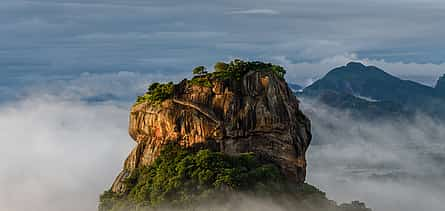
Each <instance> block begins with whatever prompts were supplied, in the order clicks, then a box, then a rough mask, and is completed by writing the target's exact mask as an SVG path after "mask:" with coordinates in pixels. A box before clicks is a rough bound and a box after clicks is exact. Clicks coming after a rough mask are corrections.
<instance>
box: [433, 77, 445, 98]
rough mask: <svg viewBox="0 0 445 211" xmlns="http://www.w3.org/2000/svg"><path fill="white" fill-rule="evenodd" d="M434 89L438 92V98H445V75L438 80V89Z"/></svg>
mask: <svg viewBox="0 0 445 211" xmlns="http://www.w3.org/2000/svg"><path fill="white" fill-rule="evenodd" d="M434 89H435V90H436V94H437V95H438V96H441V97H443V98H445V75H443V76H442V77H440V78H439V80H437V83H436V87H434Z"/></svg>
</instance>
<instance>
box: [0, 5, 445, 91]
mask: <svg viewBox="0 0 445 211" xmlns="http://www.w3.org/2000/svg"><path fill="white" fill-rule="evenodd" d="M444 25H445V2H443V1H440V0H404V1H402V0H385V1H382V0H374V1H368V0H363V1H350V0H338V1H320V0H310V1H309V0H274V1H269V0H267V1H266V0H243V1H239V0H237V1H234V0H225V1H216V2H215V1H212V2H209V1H203V0H195V1H179V0H169V1H165V0H164V1H159V0H152V1H145V0H125V1H118V0H27V1H23V0H2V3H1V4H0V26H1V27H0V76H1V77H0V78H1V79H0V87H1V89H0V90H1V92H4V93H7V92H9V91H8V88H11V87H23V86H28V85H30V84H35V83H47V81H52V80H56V79H57V80H65V79H67V80H72V79H74V80H75V79H76V78H78V77H80V75H81V74H82V73H85V72H88V73H93V74H110V73H118V72H121V71H128V72H134V73H138V74H139V73H141V74H156V75H163V76H165V75H171V76H172V78H174V79H176V78H177V77H179V76H181V77H182V76H184V77H185V76H187V75H189V72H190V69H192V68H193V67H194V66H197V65H208V66H211V65H212V64H213V63H214V62H216V61H218V60H224V61H227V60H230V59H232V58H243V59H251V60H265V61H270V62H275V63H279V64H282V65H284V66H285V67H286V68H287V69H288V70H289V74H288V79H289V80H290V81H292V82H297V83H300V84H303V85H304V84H305V83H310V81H313V80H314V79H316V78H319V77H321V76H322V75H323V74H324V73H326V72H327V71H328V70H329V69H331V68H333V67H335V66H338V65H343V64H345V63H346V62H348V61H350V60H360V61H364V62H365V63H369V64H376V65H379V66H380V67H382V68H385V70H387V71H389V72H391V73H394V74H397V75H400V76H405V77H407V78H411V79H416V80H417V79H418V80H421V81H422V82H425V83H428V84H431V85H432V84H433V83H434V81H435V80H436V78H437V77H438V76H439V75H442V74H443V73H445V68H444V65H442V64H443V63H444V62H445V61H444V60H445V59H444V55H445V50H444V49H445V42H443V37H445V29H444V27H443V26H444ZM153 79H154V78H153Z"/></svg>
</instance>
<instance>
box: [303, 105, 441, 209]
mask: <svg viewBox="0 0 445 211" xmlns="http://www.w3.org/2000/svg"><path fill="white" fill-rule="evenodd" d="M302 106H303V108H304V110H305V113H306V114H307V115H308V116H309V118H310V119H311V120H312V124H313V128H312V129H313V134H314V140H313V144H312V145H311V146H310V148H309V151H308V153H307V156H308V182H309V183H312V184H315V185H317V186H318V187H319V188H320V189H322V190H324V191H326V192H327V193H328V196H329V197H330V198H331V199H334V200H337V201H340V202H341V201H348V200H351V199H358V200H362V201H365V202H366V203H367V205H368V207H371V208H373V209H374V210H377V211H399V210H400V211H418V210H429V211H436V210H437V211H439V210H445V203H444V202H443V198H444V196H445V182H444V179H445V166H444V165H443V163H444V161H445V124H444V123H443V122H439V121H436V120H433V119H432V118H430V117H428V116H426V115H422V114H418V115H417V116H416V117H414V118H406V119H397V120H395V119H385V118H384V117H382V118H380V120H373V121H368V120H364V119H358V118H353V117H351V115H349V114H348V112H345V111H339V110H336V109H334V108H330V107H327V106H324V105H323V104H321V103H319V102H315V101H310V100H307V99H306V100H303V105H302Z"/></svg>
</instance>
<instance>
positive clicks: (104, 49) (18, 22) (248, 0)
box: [0, 0, 445, 211]
mask: <svg viewBox="0 0 445 211" xmlns="http://www.w3.org/2000/svg"><path fill="white" fill-rule="evenodd" d="M443 26H445V1H440V0H403V1H402V0H373V1H368V0H361V1H357V0H335V1H334V0H331V1H321V0H273V1H272V0H268V1H266V0H237V1H234V0H224V1H213V2H211V1H203V0H195V1H194V0H189V1H180V0H168V1H167V0H162V1H160V0H151V1H146V0H122V1H118V0H28V1H23V0H1V4H0V131H1V132H0V187H2V188H1V189H0V210H10V211H29V210H36V211H60V210H64V211H71V210H72V211H79V210H82V211H83V210H85V211H90V210H91V211H92V210H96V206H97V200H98V196H99V194H100V193H101V192H102V191H104V190H105V189H107V188H108V187H109V185H110V184H111V183H112V181H113V179H114V177H115V176H116V175H117V173H118V172H119V171H120V169H121V168H122V164H123V160H124V159H125V157H126V156H127V155H128V153H129V151H130V149H131V148H132V147H133V146H134V142H133V141H132V140H131V139H130V137H129V136H128V133H127V127H128V112H129V108H130V106H131V105H132V103H133V102H134V100H135V99H136V95H138V94H141V93H143V92H144V91H145V89H146V87H147V85H148V84H149V83H150V82H155V81H179V80H181V79H183V78H185V77H189V76H191V70H192V69H193V67H195V66H198V65H205V66H208V67H211V66H212V64H214V63H215V62H216V61H229V60H231V59H233V58H242V59H249V60H261V61H268V62H274V63H277V64H280V65H283V66H284V67H285V68H286V69H287V71H288V73H287V75H286V79H287V81H289V82H293V83H298V84H300V85H303V86H305V85H308V84H310V83H312V82H313V81H314V80H316V79H318V78H320V77H322V76H323V75H324V74H325V73H327V72H328V71H329V70H330V69H332V68H334V67H337V66H341V65H345V64H346V63H348V62H350V61H360V62H363V63H365V64H369V65H376V66H378V67H380V68H382V69H384V70H385V71H387V72H389V73H391V74H394V75H397V76H400V77H402V78H405V79H411V80H416V81H418V82H421V83H424V84H427V85H431V86H433V85H434V83H435V81H436V80H437V78H438V77H439V76H441V75H443V74H444V73H445V57H444V55H445V50H444V49H445V42H443V37H445V28H444V27H443ZM313 109H319V111H323V109H325V108H323V107H320V108H317V107H316V106H313ZM327 109H328V111H327V112H326V111H324V112H320V113H319V114H320V115H314V113H312V114H311V116H310V117H311V118H313V119H314V132H315V133H317V134H318V135H316V137H317V139H318V140H317V141H318V142H319V144H318V145H314V146H311V148H310V151H309V155H308V162H309V165H310V169H309V171H308V172H309V174H308V179H309V181H310V182H311V183H313V184H314V185H317V186H319V187H320V188H322V189H323V190H325V191H326V192H328V193H329V197H330V198H333V199H335V200H338V201H341V202H343V201H348V200H354V199H360V200H362V201H365V202H367V203H368V204H369V206H370V207H376V208H381V209H379V210H383V211H386V210H388V211H394V210H397V209H395V207H394V206H396V205H395V203H397V202H408V201H410V200H409V199H410V198H412V197H418V199H419V200H418V201H417V202H418V203H405V206H404V207H399V209H401V208H409V207H411V208H412V209H411V210H413V211H417V210H433V211H435V210H443V208H444V207H443V205H441V204H440V200H437V199H436V198H434V197H436V196H437V195H440V194H443V191H442V190H443V189H444V188H442V190H440V188H441V187H442V186H440V184H441V183H440V182H437V181H436V179H437V178H439V179H440V178H443V177H444V174H445V173H444V172H445V171H444V170H443V169H440V168H438V169H436V168H435V166H440V165H441V164H437V165H436V161H435V160H434V159H436V158H435V157H434V156H433V157H434V158H431V157H428V156H424V155H423V154H422V153H420V154H416V153H411V151H409V150H411V148H409V146H402V147H400V148H398V149H400V150H397V151H395V152H394V151H391V149H393V148H387V147H385V145H382V143H381V141H382V140H383V141H385V142H387V143H391V146H396V145H400V144H401V142H400V140H405V139H408V140H411V141H412V142H414V141H415V140H420V143H426V145H431V146H434V147H433V148H432V149H430V148H428V149H422V150H421V151H420V152H426V153H427V154H428V153H429V154H434V155H435V156H436V155H437V156H436V157H439V158H440V159H439V158H437V159H438V162H439V161H440V162H441V161H442V160H441V159H443V157H445V156H444V155H443V154H440V152H443V150H442V149H443V145H437V142H438V141H439V140H440V138H441V137H443V133H442V132H441V131H444V130H443V127H444V126H443V124H436V123H435V122H433V120H430V119H428V118H427V117H419V118H418V119H417V120H416V122H408V123H407V122H404V123H401V124H398V123H397V124H395V123H391V122H389V123H385V124H382V125H380V126H379V127H375V126H374V125H373V124H370V123H366V122H357V121H356V120H353V119H351V118H350V117H348V116H347V115H344V114H342V113H339V112H338V111H335V110H334V111H332V110H329V108H327ZM307 112H309V113H311V112H310V111H307ZM315 114H317V113H315ZM333 114H338V116H335V115H333ZM324 122H328V123H330V122H334V123H341V124H338V127H339V131H344V130H346V129H349V130H347V131H348V132H347V133H344V134H336V133H334V134H333V135H332V133H324V132H323V131H327V130H328V129H329V128H330V127H328V126H326V125H325V124H323V123H324ZM351 122H355V123H356V124H353V125H351ZM397 126H398V127H397ZM357 127H358V128H357ZM340 129H341V130H340ZM357 131H364V133H365V136H364V135H363V134H361V133H359V132H357ZM406 131H408V132H406ZM330 132H333V131H330ZM331 136H334V137H336V140H342V141H348V140H358V141H357V142H353V143H348V142H347V143H343V144H339V145H329V144H328V145H320V143H322V142H323V141H329V140H331ZM385 137H386V138H385ZM317 141H316V142H317ZM363 143H369V144H368V145H363ZM363 146H365V148H362V147H363ZM436 146H437V147H436ZM339 150H340V152H344V154H346V155H349V156H346V157H345V156H342V155H339V154H338V153H336V152H338V151H339ZM341 150H343V151H341ZM362 155H365V156H362ZM375 156H378V157H380V158H381V160H377V161H375V160H374V157H375ZM422 156H424V157H422ZM422 159H426V160H427V161H428V162H431V165H425V166H423V165H420V164H421V162H422V161H425V160H422ZM351 160H352V161H356V162H360V163H361V164H363V166H364V167H365V169H359V170H360V171H359V170H357V169H354V168H352V169H351V168H350V167H351V166H352V167H355V166H356V165H355V164H356V163H354V162H352V161H351ZM431 160H432V161H431ZM347 161H350V162H352V163H351V164H350V163H348V162H347ZM329 162H331V163H329ZM385 162H388V163H389V164H391V165H393V166H396V167H397V169H396V170H397V171H396V172H395V174H392V173H391V172H390V173H388V172H387V170H388V169H386V168H384V169H383V170H384V171H381V172H380V171H379V173H382V172H383V174H387V175H380V176H394V177H397V178H396V179H394V180H388V181H390V182H386V183H385V182H381V181H380V180H375V179H372V178H374V177H375V175H373V173H375V170H376V169H375V167H376V166H379V165H381V163H385ZM419 162H420V163H419ZM349 164H350V165H349ZM328 167H329V168H328ZM327 169H329V171H327ZM331 170H332V171H331ZM378 170H380V169H378ZM326 172H330V173H329V174H326ZM357 172H363V174H360V175H358V176H357V174H356V173H357ZM400 172H401V173H402V174H401V175H402V176H400V175H398V174H396V173H400ZM419 172H425V175H419V174H418V173H419ZM363 175H365V176H363ZM403 175H407V176H406V177H403ZM377 176H379V175H377ZM339 177H340V178H343V179H344V180H341V181H338V180H337V179H336V180H332V178H339ZM399 177H402V179H400V178H399ZM370 178H371V179H370ZM379 178H380V177H379ZM412 178H422V180H413V179H412ZM422 181H427V182H426V183H422ZM413 182H414V183H415V185H414V186H408V185H407V184H413ZM438 184H439V185H438ZM371 187H374V188H371ZM437 187H440V188H437ZM338 190H342V191H343V192H340V191H338ZM363 190H368V191H365V192H364V191H363ZM391 191H393V192H391ZM381 192H385V193H388V192H389V193H394V194H393V196H394V197H395V196H399V197H398V198H397V197H395V198H391V197H389V195H383V196H385V197H382V195H378V194H377V193H381ZM419 192H420V193H421V194H420V196H421V197H419V196H418V195H416V194H418V193H419ZM396 193H397V194H398V195H396ZM385 198H386V201H385V200H383V199H385ZM420 199H421V200H420ZM24 201H26V203H23V202H24ZM428 206H431V207H432V208H431V207H428ZM407 210H409V211H411V210H410V209H407ZM404 211H405V210H404Z"/></svg>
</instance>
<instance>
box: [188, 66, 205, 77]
mask: <svg viewBox="0 0 445 211" xmlns="http://www.w3.org/2000/svg"><path fill="white" fill-rule="evenodd" d="M192 72H193V74H195V75H205V74H207V71H206V67H204V66H198V67H195V69H193V71H192Z"/></svg>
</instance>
